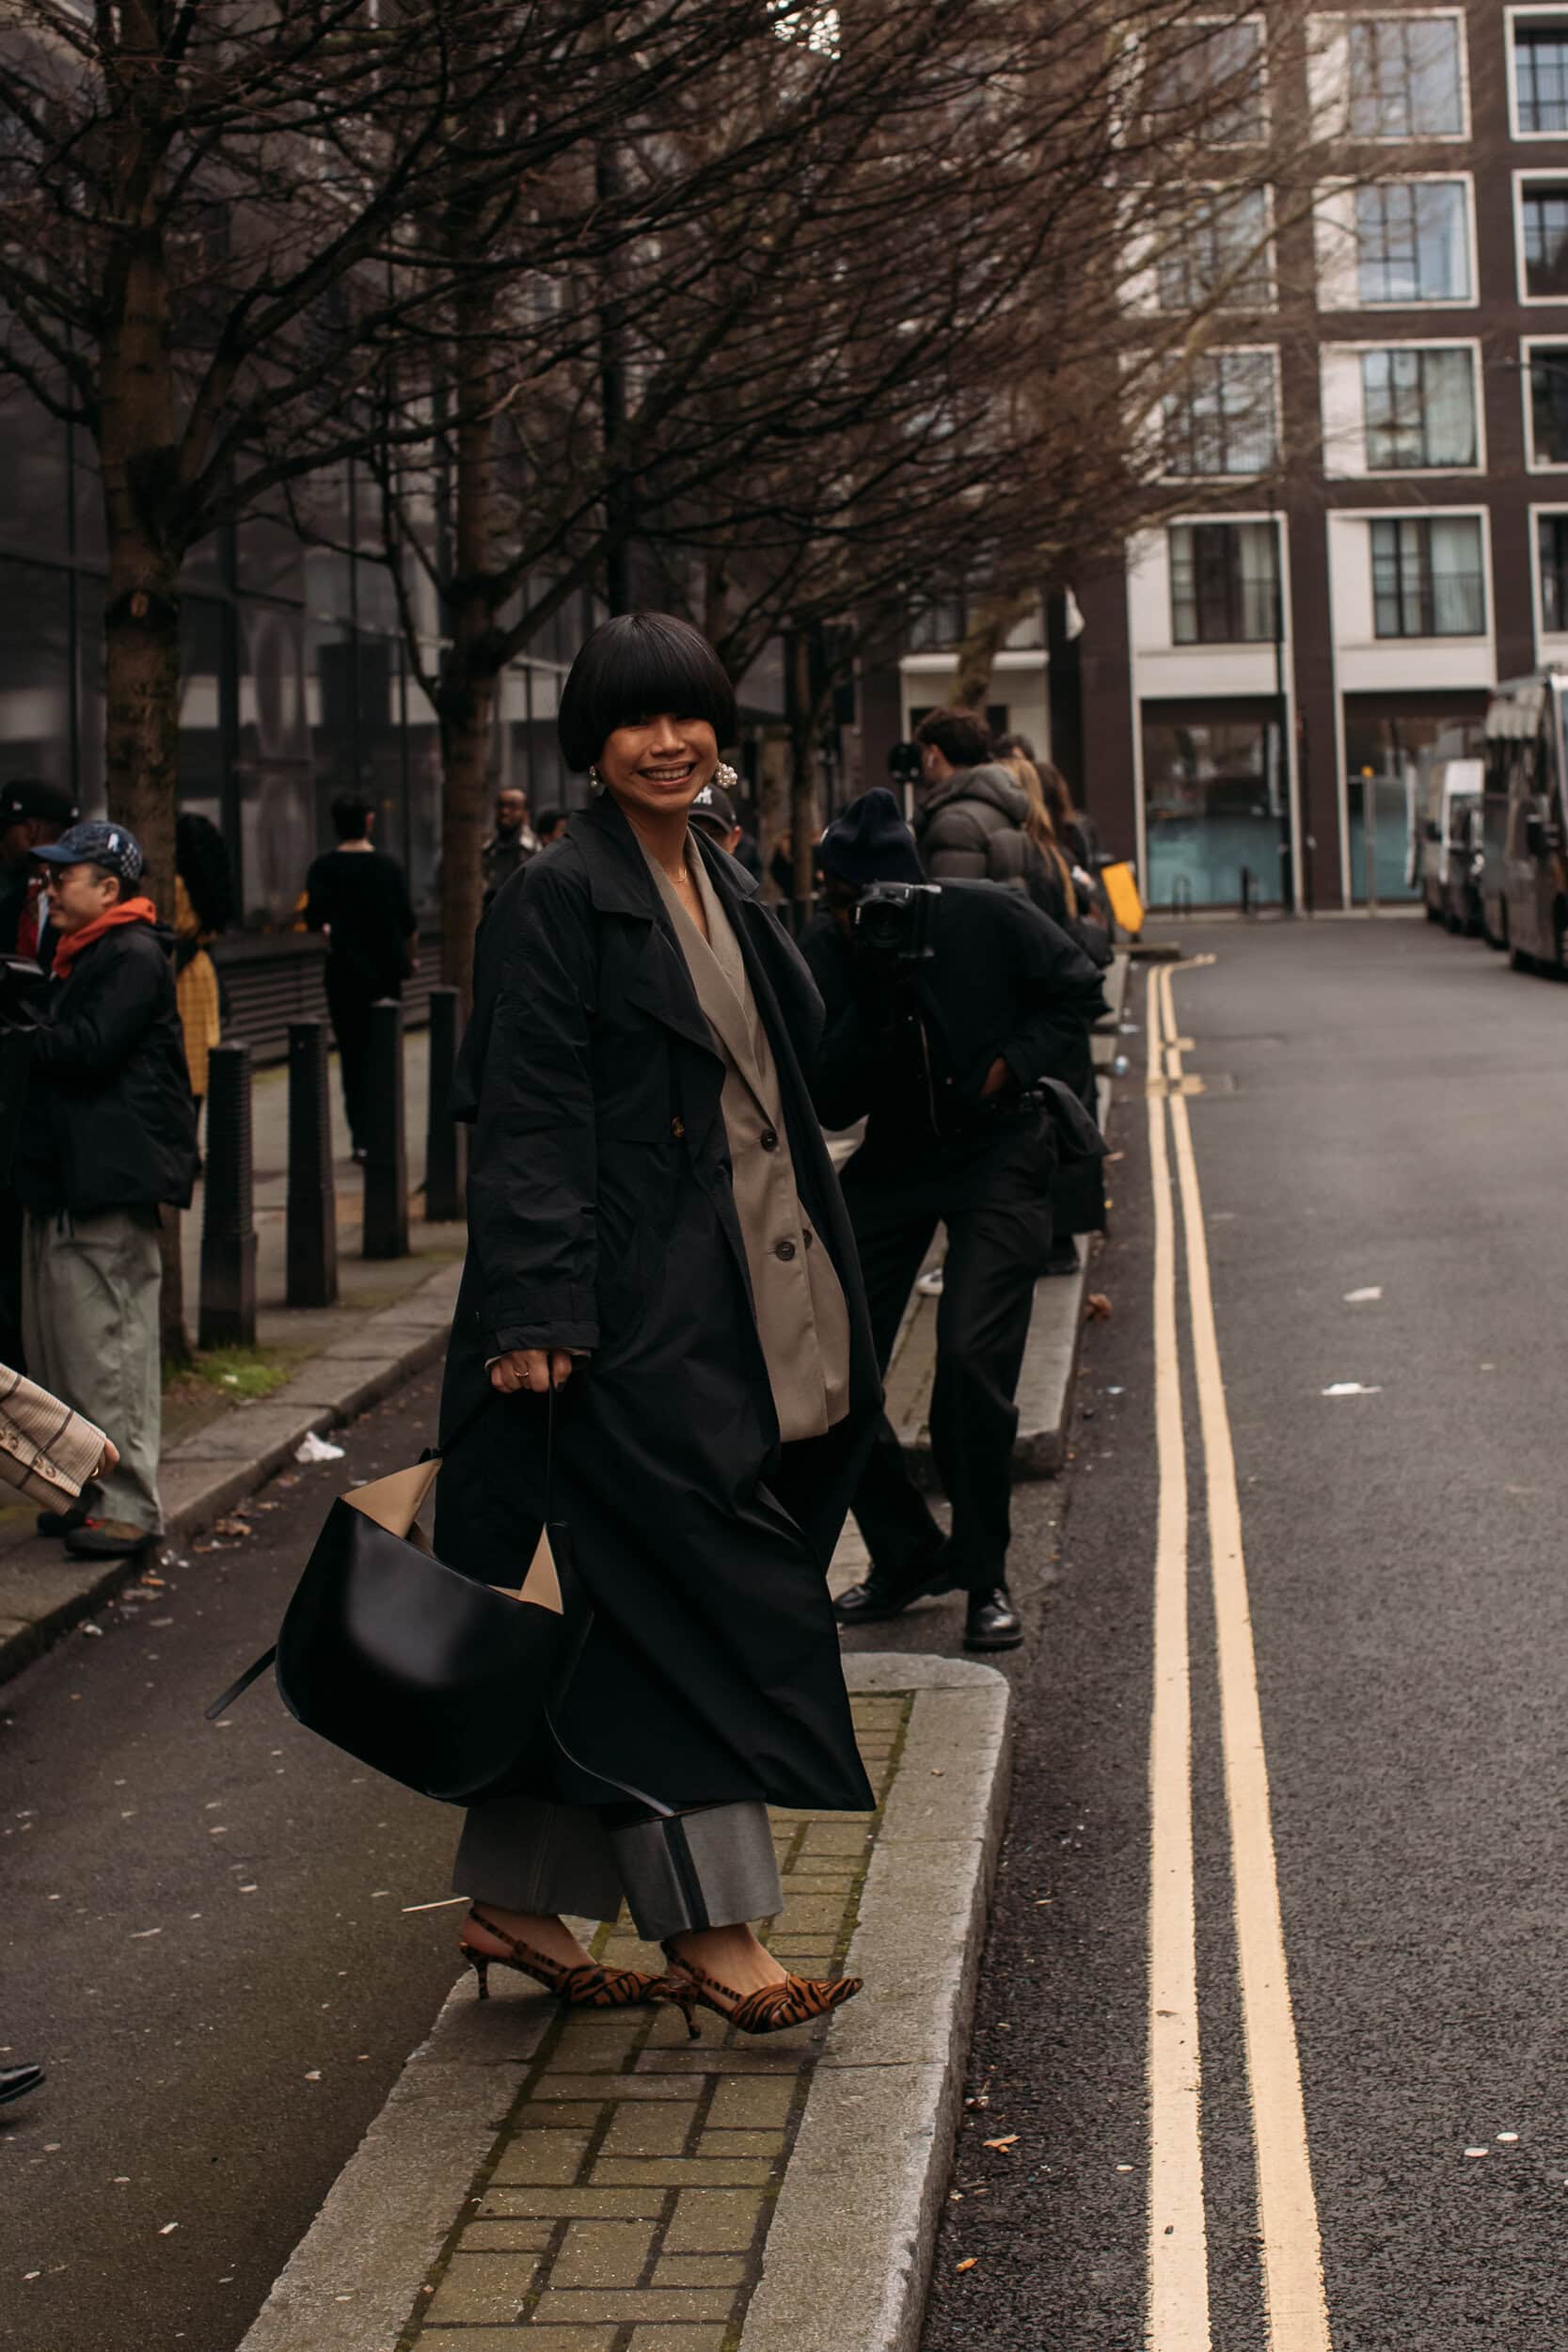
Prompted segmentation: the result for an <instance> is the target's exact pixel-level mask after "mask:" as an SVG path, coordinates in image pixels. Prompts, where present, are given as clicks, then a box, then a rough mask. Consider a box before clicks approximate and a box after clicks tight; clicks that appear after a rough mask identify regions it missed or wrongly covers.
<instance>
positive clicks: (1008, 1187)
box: [844, 1112, 1055, 1592]
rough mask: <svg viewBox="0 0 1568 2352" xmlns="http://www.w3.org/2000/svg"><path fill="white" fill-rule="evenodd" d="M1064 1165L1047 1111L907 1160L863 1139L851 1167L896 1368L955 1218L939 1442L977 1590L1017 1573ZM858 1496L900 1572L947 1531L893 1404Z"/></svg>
mask: <svg viewBox="0 0 1568 2352" xmlns="http://www.w3.org/2000/svg"><path fill="white" fill-rule="evenodd" d="M1054 1166H1055V1153H1054V1148H1053V1142H1052V1137H1051V1130H1050V1125H1049V1122H1048V1120H1047V1119H1046V1117H1045V1115H1044V1113H1043V1112H1040V1113H1029V1114H1026V1115H1025V1116H1023V1117H1021V1118H1016V1119H1008V1120H1005V1121H999V1123H998V1125H997V1127H996V1128H995V1129H994V1130H991V1131H990V1132H988V1133H986V1134H984V1135H982V1136H979V1137H977V1138H975V1139H974V1141H971V1142H965V1143H962V1144H945V1145H941V1146H936V1147H932V1148H931V1149H929V1150H927V1151H925V1152H913V1153H911V1156H910V1157H909V1158H908V1159H895V1157H894V1156H893V1155H892V1154H891V1153H889V1152H886V1151H885V1150H884V1151H883V1152H880V1153H879V1154H878V1155H877V1156H876V1157H874V1158H868V1156H867V1154H866V1152H864V1151H861V1152H858V1153H857V1154H856V1156H855V1158H854V1159H852V1160H851V1161H850V1163H849V1165H848V1167H847V1169H846V1170H845V1175H844V1196H845V1200H847V1203H848V1208H849V1216H850V1219H851V1222H852V1223H853V1225H854V1229H855V1239H856V1241H857V1242H858V1244H859V1245H860V1253H861V1267H862V1270H863V1274H864V1277H865V1289H866V1297H867V1301H868V1304H869V1306H870V1310H871V1327H872V1332H873V1336H874V1338H875V1340H876V1344H877V1360H878V1362H879V1365H880V1367H881V1369H882V1371H883V1372H884V1373H885V1372H886V1370H887V1365H888V1359H889V1358H890V1357H891V1355H892V1353H893V1345H894V1342H895V1340H896V1338H897V1336H898V1327H899V1324H900V1322H901V1321H902V1319H903V1313H904V1309H905V1306H906V1304H907V1303H908V1300H909V1295H910V1291H911V1287H912V1285H913V1283H914V1279H915V1277H916V1275H917V1274H918V1273H919V1271H920V1266H921V1262H922V1260H923V1259H924V1257H925V1255H926V1252H927V1249H929V1248H930V1246H931V1242H932V1239H933V1236H934V1235H935V1233H936V1230H937V1227H938V1226H939V1225H944V1226H945V1227H946V1228H947V1262H946V1266H945V1269H944V1272H943V1278H942V1297H941V1300H940V1301H939V1303H938V1307H937V1365H936V1383H935V1387H934V1388H933V1390H932V1393H931V1452H932V1454H933V1455H934V1457H935V1460H936V1466H937V1473H938V1476H939V1477H940V1478H941V1480H942V1487H943V1490H944V1492H945V1493H946V1496H947V1499H948V1502H950V1503H951V1504H952V1506H953V1561H954V1566H955V1570H956V1573H957V1575H958V1580H959V1581H961V1582H963V1583H964V1584H966V1585H967V1586H968V1588H969V1590H970V1591H971V1592H984V1591H988V1590H989V1589H990V1587H991V1586H992V1585H994V1584H999V1583H1001V1582H1002V1581H1003V1579H1004V1577H1005V1575H1006V1557H1007V1545H1008V1543H1009V1541H1010V1539H1011V1535H1012V1518H1011V1512H1010V1508H1009V1502H1010V1497H1011V1491H1012V1453H1013V1439H1014V1437H1015V1436H1016V1434H1017V1431H1018V1407H1017V1406H1016V1404H1015V1403H1014V1401H1013V1400H1014V1395H1015V1392H1016V1391H1017V1388H1018V1375H1019V1372H1020V1370H1021V1368H1022V1362H1023V1348H1024V1343H1025V1341H1026V1340H1027V1338H1028V1336H1029V1316H1030V1311H1031V1310H1032V1308H1033V1305H1034V1297H1035V1283H1036V1281H1037V1279H1038V1277H1039V1276H1040V1275H1041V1274H1042V1273H1043V1272H1044V1270H1045V1263H1046V1260H1047V1259H1048V1257H1049V1256H1050V1254H1051V1222H1052V1221H1051V1183H1052V1176H1053V1171H1054ZM852 1508H853V1510H854V1514H855V1518H856V1519H857V1521H858V1522H859V1525H860V1530H861V1534H863V1536H864V1538H865V1543H866V1549H867V1550H868V1551H869V1552H870V1554H871V1564H872V1567H873V1569H874V1571H875V1572H876V1574H877V1575H878V1576H879V1578H882V1579H884V1580H885V1581H888V1582H890V1583H894V1584H897V1583H900V1582H905V1581H909V1580H910V1579H911V1577H912V1576H913V1575H914V1574H915V1573H916V1572H917V1570H918V1568H919V1566H920V1565H922V1563H923V1562H924V1561H925V1560H926V1559H927V1558H929V1556H930V1554H931V1553H932V1552H933V1551H934V1550H935V1549H936V1547H937V1545H938V1544H939V1543H940V1541H941V1533H940V1530H939V1528H938V1526H937V1522H936V1520H935V1518H933V1516H932V1513H931V1509H930V1506H929V1504H928V1503H927V1501H926V1498H925V1496H924V1495H923V1494H922V1493H921V1491H920V1489H919V1487H918V1486H916V1485H915V1483H914V1480H913V1479H912V1478H911V1475H910V1472H909V1469H908V1467H907V1465H906V1463H905V1461H904V1455H903V1451H902V1448H901V1447H900V1445H899V1443H898V1439H897V1437H896V1436H895V1432H894V1429H893V1426H892V1424H891V1422H889V1421H888V1419H887V1417H886V1415H885V1414H884V1415H883V1417H882V1422H881V1425H880V1427H879V1430H878V1432H877V1435H876V1438H875V1439H874V1441H873V1444H872V1448H871V1454H870V1456H869V1459H868V1460H867V1463H866V1466H865V1469H864V1470H863V1472H862V1474H861V1480H860V1484H859V1486H858V1487H857V1488H856V1491H855V1499H854V1502H853V1505H852Z"/></svg>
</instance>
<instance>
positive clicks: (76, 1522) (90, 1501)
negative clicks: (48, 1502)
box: [38, 1486, 103, 1535]
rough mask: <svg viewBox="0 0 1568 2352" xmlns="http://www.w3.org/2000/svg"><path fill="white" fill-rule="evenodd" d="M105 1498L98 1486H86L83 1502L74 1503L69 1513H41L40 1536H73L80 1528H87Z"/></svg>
mask: <svg viewBox="0 0 1568 2352" xmlns="http://www.w3.org/2000/svg"><path fill="white" fill-rule="evenodd" d="M101 1502H103V1496H102V1494H101V1493H100V1492H99V1490H98V1488H97V1487H96V1486H84V1487H83V1489H82V1500H81V1502H73V1503H72V1504H71V1508H70V1510H69V1511H40V1513H39V1515H38V1531H39V1534H40V1535H73V1534H75V1532H76V1530H77V1529H78V1528H79V1527H86V1525H87V1521H88V1519H90V1518H91V1517H92V1515H93V1513H94V1512H95V1511H96V1510H97V1508H98V1506H99V1504H100V1503H101Z"/></svg>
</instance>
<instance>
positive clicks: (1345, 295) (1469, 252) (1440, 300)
mask: <svg viewBox="0 0 1568 2352" xmlns="http://www.w3.org/2000/svg"><path fill="white" fill-rule="evenodd" d="M1456 183H1457V184H1460V185H1463V187H1464V190H1465V255H1466V260H1467V262H1468V265H1469V272H1470V291H1469V293H1468V294H1424V295H1419V296H1417V297H1416V298H1415V299H1413V300H1411V301H1409V302H1368V301H1365V300H1364V299H1363V298H1362V294H1361V278H1360V264H1361V249H1360V239H1359V237H1358V235H1357V232H1356V226H1355V201H1356V198H1357V197H1358V196H1359V195H1360V194H1361V191H1362V186H1363V185H1364V184H1365V183H1357V182H1356V181H1354V180H1331V181H1325V182H1324V183H1323V189H1322V191H1321V196H1320V198H1319V199H1316V200H1315V201H1314V203H1313V207H1312V229H1313V235H1314V238H1315V240H1316V245H1317V261H1318V308H1319V310H1360V311H1362V312H1364V313H1366V314H1368V315H1370V316H1372V317H1381V316H1382V315H1383V314H1384V313H1385V312H1386V311H1400V310H1419V311H1422V312H1425V311H1428V310H1474V309H1475V308H1476V306H1477V304H1478V303H1479V302H1480V300H1481V250H1480V246H1479V243H1478V240H1477V236H1476V175H1475V173H1474V172H1473V171H1402V172H1401V173H1400V174H1399V175H1398V177H1397V178H1390V179H1389V180H1386V181H1382V182H1378V183H1373V184H1375V185H1379V186H1386V187H1400V188H1405V187H1417V186H1422V185H1425V186H1442V187H1446V186H1451V185H1454V184H1456Z"/></svg>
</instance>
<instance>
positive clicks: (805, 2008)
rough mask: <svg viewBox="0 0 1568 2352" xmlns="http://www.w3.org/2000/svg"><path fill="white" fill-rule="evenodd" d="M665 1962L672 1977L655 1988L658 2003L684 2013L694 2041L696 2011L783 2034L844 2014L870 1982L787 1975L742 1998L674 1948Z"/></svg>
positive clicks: (747, 2029)
mask: <svg viewBox="0 0 1568 2352" xmlns="http://www.w3.org/2000/svg"><path fill="white" fill-rule="evenodd" d="M664 1957H665V1959H666V1960H667V1961H668V1962H669V1963H670V1969H669V1973H668V1975H667V1976H664V1977H661V1978H660V1979H658V1981H657V1984H656V1985H655V1987H654V1992H653V1998H654V1999H655V2000H656V2001H668V2002H670V2003H672V2004H673V2006H674V2007H675V2008H676V2009H678V2010H680V2012H681V2015H682V2016H683V2017H684V2018H685V2019H686V2027H687V2031H688V2033H689V2035H690V2036H691V2039H692V2041H693V2042H695V2040H696V2039H697V2023H696V2020H695V2018H694V2017H693V2016H692V2014H691V2012H692V2010H694V2009H710V2010H712V2011H713V2013H714V2015H715V2016H716V2017H721V2018H722V2019H723V2020H724V2023H725V2025H726V2026H736V2028H737V2029H738V2031H739V2032H741V2033H753V2034H755V2033H783V2032H784V2029H785V2028H786V2026H808V2025H810V2024H811V2023H812V2021H813V2020H814V2019H815V2018H817V2017H826V2016H827V2014H828V2012H829V2010H835V2009H841V2008H842V2007H843V2005H844V2003H845V2002H846V2001H852V2000H853V1999H854V1997H855V1995H856V1994H857V1993H858V1992H859V1991H860V1989H861V1986H862V1984H863V1981H864V1979H863V1978H860V1977H793V1976H786V1977H785V1978H784V1980H783V1982H782V1983H780V1984H765V1985H763V1986H762V1987H761V1989H760V1990H759V1991H758V1992H755V1993H736V1991H735V1989H734V1987H733V1986H731V1985H727V1984H721V1983H720V1981H719V1979H718V1978H717V1977H710V1976H709V1975H708V1973H707V1971H706V1969H705V1968H699V1967H698V1966H697V1964H696V1963H695V1961H690V1960H686V1959H684V1958H683V1957H682V1955H681V1954H680V1953H679V1952H677V1951H674V1950H673V1949H672V1948H671V1947H670V1946H669V1945H668V1944H666V1945H665V1947H664Z"/></svg>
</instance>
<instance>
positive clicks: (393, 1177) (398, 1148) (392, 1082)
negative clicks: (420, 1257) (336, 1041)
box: [364, 996, 408, 1258]
mask: <svg viewBox="0 0 1568 2352" xmlns="http://www.w3.org/2000/svg"><path fill="white" fill-rule="evenodd" d="M366 1063H367V1068H366V1086H365V1093H366V1099H367V1104H368V1108H369V1118H368V1120H367V1133H366V1136H365V1239H364V1255H365V1256H366V1257H367V1258H406V1257H407V1255H408V1138H407V1136H406V1134H405V1132H404V1102H403V1007H402V1006H401V1005H400V1004H399V1003H398V1001H397V999H396V998H395V997H393V996H383V997H382V998H381V1000H380V1002H379V1003H377V1004H373V1005H372V1007H371V1021H370V1050H369V1052H368V1054H367V1056H366Z"/></svg>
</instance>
